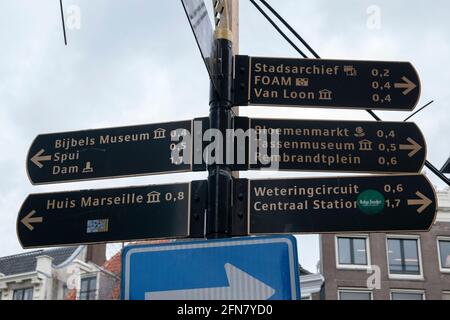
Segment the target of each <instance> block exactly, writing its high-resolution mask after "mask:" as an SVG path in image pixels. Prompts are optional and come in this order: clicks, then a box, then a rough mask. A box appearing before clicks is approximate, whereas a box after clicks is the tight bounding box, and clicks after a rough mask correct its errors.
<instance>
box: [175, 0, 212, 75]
mask: <svg viewBox="0 0 450 320" xmlns="http://www.w3.org/2000/svg"><path fill="white" fill-rule="evenodd" d="M181 3H182V4H183V7H184V11H185V12H186V15H187V18H188V20H189V23H190V25H191V28H192V31H193V33H194V36H195V39H196V41H197V44H198V47H199V49H200V52H201V54H202V57H203V60H204V62H205V65H206V69H208V73H209V76H210V78H211V79H214V78H215V77H214V76H213V75H214V63H213V49H214V30H213V25H212V22H211V19H210V18H209V14H208V9H207V8H206V4H205V1H204V0H181Z"/></svg>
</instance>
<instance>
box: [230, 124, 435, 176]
mask: <svg viewBox="0 0 450 320" xmlns="http://www.w3.org/2000/svg"><path fill="white" fill-rule="evenodd" d="M239 123H247V124H248V126H249V127H250V128H251V129H253V130H255V131H254V132H255V134H256V137H257V138H258V139H259V140H258V141H263V145H262V146H259V147H260V148H259V149H258V146H250V148H249V149H250V151H251V152H252V154H251V155H250V161H249V165H248V169H250V170H254V169H260V168H270V167H273V168H275V169H278V170H290V171H340V172H366V173H418V172H420V171H421V170H422V167H423V165H424V163H425V160H426V153H427V152H426V143H425V138H424V137H423V135H422V133H421V131H420V129H419V128H418V127H417V125H416V124H414V123H405V122H368V121H323V120H275V119H248V121H243V120H239ZM244 129H247V128H244ZM273 133H276V135H277V136H278V140H279V141H278V142H277V143H276V145H275V147H279V148H278V149H276V148H275V149H273V151H276V152H274V153H272V152H271V149H270V147H271V146H273V144H274V143H275V141H271V139H270V138H271V134H273ZM250 141H251V143H255V141H253V140H250ZM264 141H266V142H265V143H264ZM261 147H262V148H261ZM261 149H262V150H264V152H262V151H261Z"/></svg>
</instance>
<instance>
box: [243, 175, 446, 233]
mask: <svg viewBox="0 0 450 320" xmlns="http://www.w3.org/2000/svg"><path fill="white" fill-rule="evenodd" d="M235 189H236V192H237V193H238V196H236V197H235V205H234V207H236V208H240V212H239V209H238V212H236V216H237V217H241V220H242V221H243V224H242V226H243V227H242V228H245V227H247V230H243V229H241V230H240V231H239V230H237V229H236V230H237V231H236V233H238V234H239V235H242V234H243V233H245V232H246V233H247V234H252V235H255V234H280V233H290V234H296V233H328V232H372V231H375V232H376V231H427V230H429V229H430V228H431V226H432V224H433V222H434V220H435V216H436V208H437V200H436V196H435V192H434V189H433V186H432V185H431V184H430V182H429V181H428V180H427V178H426V177H425V176H423V175H391V176H367V177H341V178H312V179H283V180H253V181H247V180H241V181H239V183H238V186H237V187H235ZM246 217H247V218H248V220H246ZM245 223H247V225H246V226H245Z"/></svg>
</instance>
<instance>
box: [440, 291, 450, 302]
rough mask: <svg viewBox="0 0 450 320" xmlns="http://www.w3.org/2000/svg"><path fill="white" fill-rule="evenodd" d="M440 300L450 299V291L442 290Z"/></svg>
mask: <svg viewBox="0 0 450 320" xmlns="http://www.w3.org/2000/svg"><path fill="white" fill-rule="evenodd" d="M442 300H450V292H446V291H444V292H442Z"/></svg>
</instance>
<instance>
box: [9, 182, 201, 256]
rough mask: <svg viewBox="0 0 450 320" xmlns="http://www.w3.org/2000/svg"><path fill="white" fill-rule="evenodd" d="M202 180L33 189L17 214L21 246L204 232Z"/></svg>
mask: <svg viewBox="0 0 450 320" xmlns="http://www.w3.org/2000/svg"><path fill="white" fill-rule="evenodd" d="M206 192H207V190H206V182H201V181H200V182H199V181H194V182H192V183H182V184H172V185H150V186H144V187H129V188H117V189H105V190H85V191H77V192H61V193H47V194H32V195H30V196H29V197H28V198H27V199H26V200H25V202H24V204H23V205H22V208H21V209H20V212H19V216H18V218H17V234H18V237H19V241H20V243H21V245H22V247H23V248H34V247H44V246H63V245H76V244H89V243H104V242H121V241H131V240H141V239H163V238H187V237H203V229H204V212H205V208H206Z"/></svg>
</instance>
